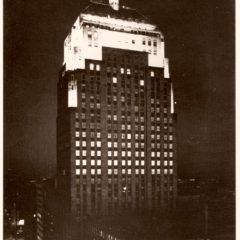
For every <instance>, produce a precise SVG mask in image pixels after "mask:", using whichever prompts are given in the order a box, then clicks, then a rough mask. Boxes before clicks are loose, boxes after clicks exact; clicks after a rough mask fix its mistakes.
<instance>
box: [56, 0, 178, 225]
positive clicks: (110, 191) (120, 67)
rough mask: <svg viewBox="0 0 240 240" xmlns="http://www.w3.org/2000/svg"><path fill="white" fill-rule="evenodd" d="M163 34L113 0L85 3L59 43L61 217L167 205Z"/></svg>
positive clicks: (169, 152)
mask: <svg viewBox="0 0 240 240" xmlns="http://www.w3.org/2000/svg"><path fill="white" fill-rule="evenodd" d="M164 51H165V42H164V36H163V35H162V33H161V32H160V31H159V30H158V28H157V26H156V25H154V24H152V23H151V22H150V21H149V20H147V19H146V18H145V17H144V16H142V15H141V14H139V13H138V12H137V11H136V10H134V9H132V8H128V7H124V6H121V5H120V4H119V2H118V1H117V0H109V2H107V3H104V2H91V3H90V5H89V6H88V7H86V8H85V9H84V10H83V12H82V13H81V14H80V15H79V17H78V18H77V20H76V21H75V23H74V25H73V27H72V29H71V31H70V33H69V35H68V36H67V38H66V40H65V42H64V61H63V67H62V69H61V71H60V73H59V82H58V113H57V114H58V116H57V161H58V162H57V163H58V189H59V190H58V191H59V193H58V194H59V196H61V200H60V201H62V204H61V206H62V207H61V215H62V216H64V218H65V219H68V218H69V222H71V221H72V219H74V221H81V219H83V218H84V216H89V215H90V216H94V215H105V214H112V213H118V212H122V211H124V210H126V211H133V212H138V211H142V210H143V209H148V210H150V211H151V210H154V211H158V210H161V209H162V208H166V207H173V206H174V202H175V198H176V194H177V184H176V170H177V162H176V157H177V156H176V155H177V152H176V114H175V113H174V99H173V86H172V81H171V78H170V74H169V65H168V59H167V58H165V53H164Z"/></svg>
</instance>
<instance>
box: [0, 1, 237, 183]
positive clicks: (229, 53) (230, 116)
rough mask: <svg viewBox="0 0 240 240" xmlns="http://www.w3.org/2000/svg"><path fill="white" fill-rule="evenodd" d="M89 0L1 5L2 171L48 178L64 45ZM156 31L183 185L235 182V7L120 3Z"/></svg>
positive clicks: (225, 3)
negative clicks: (171, 96) (196, 180)
mask: <svg viewBox="0 0 240 240" xmlns="http://www.w3.org/2000/svg"><path fill="white" fill-rule="evenodd" d="M87 3H88V1H86V0H82V1H81V0H48V1H43V0H17V1H12V0H5V1H4V8H5V17H4V20H5V21H4V45H5V46H4V66H5V72H4V74H5V76H4V140H5V142H4V153H5V166H11V167H13V168H15V169H18V170H19V171H20V172H21V173H22V174H30V175H35V174H42V175H45V176H47V175H52V174H54V172H55V164H56V140H55V139H56V124H55V122H56V105H57V102H56V100H57V99H56V86H57V81H58V71H59V69H60V67H61V64H62V60H63V41H64V39H65V37H66V35H67V34H68V32H69V30H70V28H71V26H72V24H73V22H74V21H75V19H76V18H77V16H78V14H79V13H80V12H81V10H82V8H83V7H84V6H85V5H86V4H87ZM124 4H125V5H128V6H131V7H134V8H137V9H138V10H139V12H141V13H143V14H144V15H146V16H147V17H149V18H150V19H151V20H153V21H154V22H155V23H156V24H157V25H158V26H159V28H160V30H161V31H162V33H163V34H164V36H165V41H166V56H167V57H169V58H170V71H171V76H172V79H173V81H174V87H175V97H176V101H177V113H178V166H179V176H180V177H185V176H186V177H191V176H204V177H219V178H220V179H221V180H222V181H226V182H231V181H232V180H233V179H234V161H235V159H234V157H235V147H234V145H235V137H234V131H235V130H234V121H235V120H234V119H235V116H234V98H235V96H234V87H235V86H234V84H235V79H234V75H235V73H234V67H235V66H234V62H235V56H234V52H235V49H234V40H235V35H234V28H235V27H234V1H233V0H194V1H193V0H152V1H136V0H125V1H124Z"/></svg>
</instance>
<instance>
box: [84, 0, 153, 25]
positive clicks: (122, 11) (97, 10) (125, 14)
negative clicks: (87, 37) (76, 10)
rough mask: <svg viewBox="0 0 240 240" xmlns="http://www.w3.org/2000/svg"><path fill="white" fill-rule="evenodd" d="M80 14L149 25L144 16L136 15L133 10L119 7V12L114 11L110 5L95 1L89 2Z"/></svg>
mask: <svg viewBox="0 0 240 240" xmlns="http://www.w3.org/2000/svg"><path fill="white" fill-rule="evenodd" d="M82 13H83V14H91V15H97V16H101V17H111V18H116V19H122V20H127V21H135V22H142V23H150V24H151V22H150V21H149V20H148V19H147V18H146V17H145V16H143V15H142V14H140V13H138V12H137V11H136V10H135V9H132V8H129V7H125V6H119V10H117V11H116V10H114V9H113V8H112V6H111V5H110V4H107V3H102V2H96V1H91V4H90V5H88V6H87V7H86V8H85V9H84V10H83V12H82Z"/></svg>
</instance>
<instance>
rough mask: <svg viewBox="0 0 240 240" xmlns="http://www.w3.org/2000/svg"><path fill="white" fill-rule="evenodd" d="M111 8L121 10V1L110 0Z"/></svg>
mask: <svg viewBox="0 0 240 240" xmlns="http://www.w3.org/2000/svg"><path fill="white" fill-rule="evenodd" d="M109 4H110V6H111V7H112V8H113V9H114V10H115V11H118V10H119V0H109Z"/></svg>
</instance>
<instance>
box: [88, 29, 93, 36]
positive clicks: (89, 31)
mask: <svg viewBox="0 0 240 240" xmlns="http://www.w3.org/2000/svg"><path fill="white" fill-rule="evenodd" d="M88 37H89V38H91V37H92V31H91V30H88Z"/></svg>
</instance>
